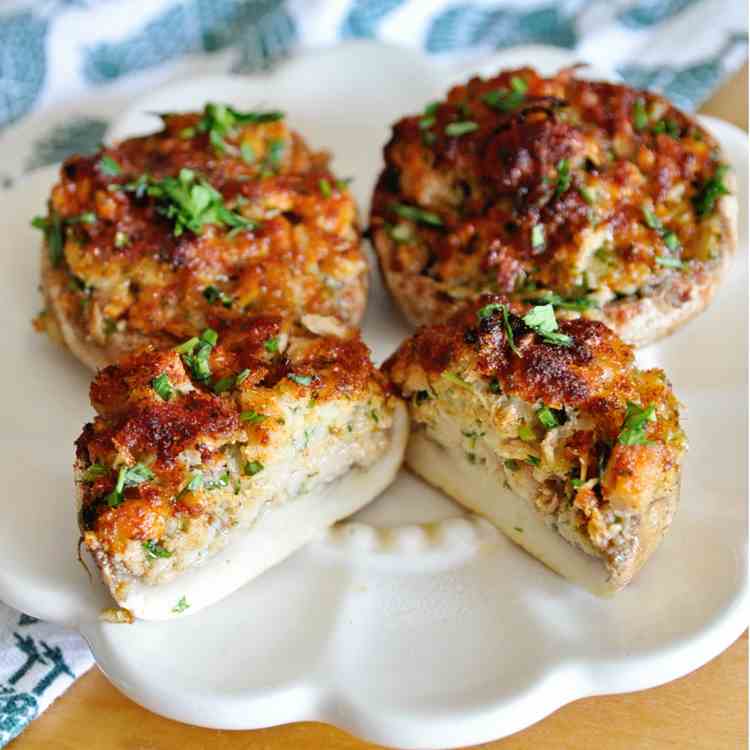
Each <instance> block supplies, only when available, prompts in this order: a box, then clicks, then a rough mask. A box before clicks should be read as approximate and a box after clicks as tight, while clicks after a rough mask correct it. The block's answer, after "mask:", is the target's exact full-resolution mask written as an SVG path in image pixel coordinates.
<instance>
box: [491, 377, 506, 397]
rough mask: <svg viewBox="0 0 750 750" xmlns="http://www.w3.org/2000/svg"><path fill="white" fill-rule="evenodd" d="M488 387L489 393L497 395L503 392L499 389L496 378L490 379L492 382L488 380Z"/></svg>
mask: <svg viewBox="0 0 750 750" xmlns="http://www.w3.org/2000/svg"><path fill="white" fill-rule="evenodd" d="M489 387H490V393H495V394H498V393H502V392H503V389H502V388H501V387H500V381H498V379H497V378H492V380H490V386H489Z"/></svg>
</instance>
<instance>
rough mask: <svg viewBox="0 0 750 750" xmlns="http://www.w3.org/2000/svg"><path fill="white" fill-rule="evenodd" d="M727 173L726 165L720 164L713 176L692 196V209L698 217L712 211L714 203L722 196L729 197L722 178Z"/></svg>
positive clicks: (727, 167)
mask: <svg viewBox="0 0 750 750" xmlns="http://www.w3.org/2000/svg"><path fill="white" fill-rule="evenodd" d="M728 171H729V166H728V165H727V164H720V165H719V166H718V167H717V168H716V172H715V173H714V176H713V177H711V178H710V179H708V180H706V182H705V183H703V185H702V186H701V187H700V188H699V189H698V192H697V193H696V194H695V195H694V196H693V198H692V201H693V207H694V208H695V213H697V214H698V216H706V215H707V214H710V213H711V212H712V211H713V210H714V205H715V204H716V201H717V200H718V199H719V198H720V197H721V196H722V195H729V188H727V186H726V185H725V184H724V177H725V175H726V174H727V172H728Z"/></svg>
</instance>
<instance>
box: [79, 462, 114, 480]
mask: <svg viewBox="0 0 750 750" xmlns="http://www.w3.org/2000/svg"><path fill="white" fill-rule="evenodd" d="M107 474H109V469H108V468H107V467H106V466H103V465H102V464H91V466H88V467H87V468H86V470H85V471H84V472H83V474H81V479H82V480H83V481H84V482H95V481H96V480H97V479H100V478H101V477H104V476H106V475H107Z"/></svg>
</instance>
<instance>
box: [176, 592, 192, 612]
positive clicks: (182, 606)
mask: <svg viewBox="0 0 750 750" xmlns="http://www.w3.org/2000/svg"><path fill="white" fill-rule="evenodd" d="M186 609H190V605H189V604H188V600H187V599H186V598H185V597H184V596H181V597H180V601H178V602H177V604H175V605H174V607H172V612H174V613H175V614H177V615H179V614H181V613H182V612H184V611H185V610H186Z"/></svg>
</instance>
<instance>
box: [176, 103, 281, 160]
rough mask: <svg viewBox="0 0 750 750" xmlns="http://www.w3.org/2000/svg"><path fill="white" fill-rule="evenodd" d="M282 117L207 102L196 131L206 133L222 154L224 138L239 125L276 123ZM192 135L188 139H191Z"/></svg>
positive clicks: (230, 134)
mask: <svg viewBox="0 0 750 750" xmlns="http://www.w3.org/2000/svg"><path fill="white" fill-rule="evenodd" d="M283 117H284V113H283V112H238V111H237V110H236V109H233V108H232V107H229V106H227V105H226V104H215V103H213V102H209V103H208V104H206V106H205V107H204V109H203V117H201V119H200V120H199V121H198V124H197V126H196V130H197V131H198V132H199V133H208V138H209V140H210V141H211V144H212V145H213V146H214V148H216V149H217V151H221V152H223V151H225V150H226V149H227V143H226V141H225V140H224V138H226V137H228V136H230V137H231V136H233V135H235V134H236V132H237V128H238V127H240V126H241V125H258V124H261V123H265V122H276V121H277V120H281V119H282V118H283ZM193 134H194V133H191V134H190V135H189V136H188V137H192V135H193Z"/></svg>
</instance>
